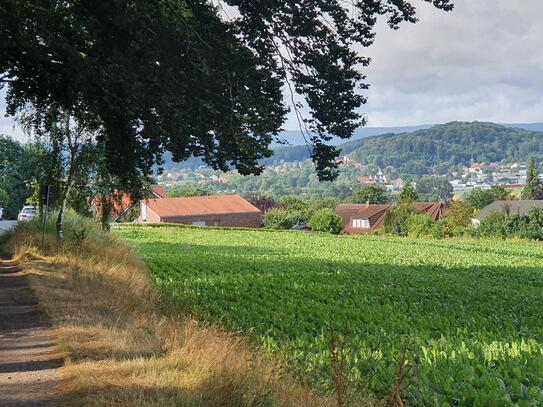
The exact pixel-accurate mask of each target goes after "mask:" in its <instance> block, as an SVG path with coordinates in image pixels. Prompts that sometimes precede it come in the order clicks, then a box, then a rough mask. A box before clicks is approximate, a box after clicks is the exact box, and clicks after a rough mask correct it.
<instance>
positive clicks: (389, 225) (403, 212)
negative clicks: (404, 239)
mask: <svg viewBox="0 0 543 407" xmlns="http://www.w3.org/2000/svg"><path fill="white" fill-rule="evenodd" d="M417 213H419V212H417V210H415V209H414V208H413V207H412V206H411V202H406V203H403V204H399V205H396V206H394V207H393V208H391V209H389V210H388V211H387V213H386V215H385V221H384V224H385V227H384V229H385V233H392V234H394V235H398V236H407V233H408V231H407V218H409V216H411V215H413V214H417Z"/></svg>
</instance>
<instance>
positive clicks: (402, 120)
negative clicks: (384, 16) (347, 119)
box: [364, 0, 543, 126]
mask: <svg viewBox="0 0 543 407" xmlns="http://www.w3.org/2000/svg"><path fill="white" fill-rule="evenodd" d="M455 3H456V7H455V9H454V11H452V12H450V13H444V12H441V11H438V10H436V9H434V8H433V7H431V6H430V5H429V4H426V3H425V4H420V5H419V7H418V8H419V16H420V21H419V22H418V23H417V24H415V25H407V24H404V25H403V26H402V27H401V29H400V30H399V31H391V30H388V29H386V27H384V25H383V26H381V27H379V30H378V35H377V39H376V42H375V45H374V46H373V47H372V48H370V49H368V50H364V51H365V52H366V53H368V54H369V55H371V56H372V58H373V61H372V65H371V66H370V68H369V69H368V71H367V74H368V80H369V82H370V83H371V88H370V90H369V91H368V93H367V95H368V98H369V100H368V104H367V105H366V106H364V111H366V112H367V114H368V118H369V124H370V125H373V126H383V125H408V124H420V123H439V122H445V121H452V120H489V121H496V122H537V121H543V109H541V108H542V107H543V53H542V52H541V39H542V38H543V25H542V24H541V23H540V18H541V15H543V2H541V1H540V0H515V1H514V2H513V1H510V0H477V1H473V0H456V1H455Z"/></svg>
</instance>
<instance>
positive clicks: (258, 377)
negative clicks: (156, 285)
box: [8, 225, 335, 407]
mask: <svg viewBox="0 0 543 407" xmlns="http://www.w3.org/2000/svg"><path fill="white" fill-rule="evenodd" d="M67 235H69V233H68V234H67ZM39 243H40V234H39V232H38V231H37V230H36V229H35V227H34V226H32V225H21V226H20V227H18V228H16V230H15V232H14V234H13V236H12V237H11V239H10V241H9V242H8V249H9V250H10V251H11V253H13V254H14V256H16V257H18V258H20V259H21V260H22V261H23V265H24V267H25V268H26V270H27V271H28V272H29V277H30V280H31V284H32V286H33V288H34V289H35V291H36V294H37V296H38V298H39V301H40V303H41V304H42V305H43V306H44V307H45V309H46V310H47V312H48V314H49V315H50V317H51V320H52V322H53V326H54V331H55V335H56V338H57V341H58V343H59V347H60V350H61V351H62V352H63V354H64V355H65V360H66V366H65V368H64V373H65V376H66V380H65V381H64V384H63V389H61V391H62V392H63V393H64V394H66V396H67V399H68V401H69V403H70V404H71V405H84V406H151V405H152V406H271V405H274V406H275V405H279V406H323V407H325V406H333V405H334V404H335V402H334V399H333V398H332V397H326V396H323V395H318V394H316V393H314V392H312V391H311V390H310V389H308V388H306V387H304V386H301V385H299V384H297V383H296V382H295V381H293V380H292V379H291V378H289V377H288V376H287V375H286V374H284V372H283V371H282V370H281V368H280V366H279V364H278V363H275V362H273V361H271V360H268V359H264V358H262V357H260V356H259V355H258V353H257V352H255V351H254V349H252V347H251V346H250V345H249V344H248V342H247V341H246V340H245V338H243V337H240V336H236V335H233V334H230V333H226V332H224V331H222V330H220V329H219V328H217V327H215V326H210V325H207V324H202V323H199V322H198V321H195V320H194V319H191V318H188V317H182V316H176V317H173V316H168V317H166V316H163V315H161V314H160V313H159V312H158V311H157V308H156V304H157V298H156V297H155V293H154V291H153V290H152V288H151V285H150V282H149V278H148V275H147V273H146V270H145V267H144V265H143V264H142V263H141V262H140V260H139V259H138V258H137V257H136V256H135V255H134V254H133V253H132V250H131V248H130V247H128V246H127V245H126V244H124V243H123V242H121V241H119V240H117V239H115V238H114V237H105V236H104V235H101V234H99V233H97V232H95V233H94V235H92V234H90V235H89V236H88V237H87V238H86V239H85V240H83V242H78V243H77V244H76V243H74V242H73V241H70V240H69V239H67V242H66V243H64V244H63V245H58V244H57V243H56V242H55V240H54V238H53V237H52V236H47V239H46V242H45V245H43V246H41V247H40V245H39Z"/></svg>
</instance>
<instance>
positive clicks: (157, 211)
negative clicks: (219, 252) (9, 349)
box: [139, 195, 262, 228]
mask: <svg viewBox="0 0 543 407" xmlns="http://www.w3.org/2000/svg"><path fill="white" fill-rule="evenodd" d="M139 221H140V222H148V223H160V222H171V223H183V224H186V225H194V226H222V227H251V228H254V227H259V226H260V224H261V222H262V212H261V211H260V209H258V208H256V207H255V206H253V205H251V204H250V203H249V202H247V201H246V200H245V199H243V198H242V197H241V196H239V195H218V196H195V197H187V198H164V199H147V200H145V201H142V202H141V214H140V217H139Z"/></svg>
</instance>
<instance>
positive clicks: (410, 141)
mask: <svg viewBox="0 0 543 407" xmlns="http://www.w3.org/2000/svg"><path fill="white" fill-rule="evenodd" d="M343 151H344V153H345V154H349V156H350V157H351V158H353V159H354V160H356V161H359V162H362V163H366V164H369V163H371V164H376V165H378V166H381V167H385V166H388V165H391V166H393V167H396V168H398V169H399V170H400V172H402V173H410V174H424V173H427V172H428V169H429V168H431V167H434V169H435V170H436V171H437V172H446V171H447V170H449V169H451V168H453V167H455V166H458V165H459V164H463V165H468V164H469V163H471V162H499V161H526V160H528V158H529V157H531V156H535V157H536V158H539V159H543V132H534V131H530V130H524V129H519V128H510V127H506V126H504V125H498V124H494V123H482V122H473V123H465V122H452V123H447V124H443V125H438V126H434V127H432V128H430V129H424V130H418V131H415V132H412V133H404V134H388V135H382V136H376V137H370V138H366V139H363V140H358V141H352V142H349V143H346V144H345V145H344V148H343Z"/></svg>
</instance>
